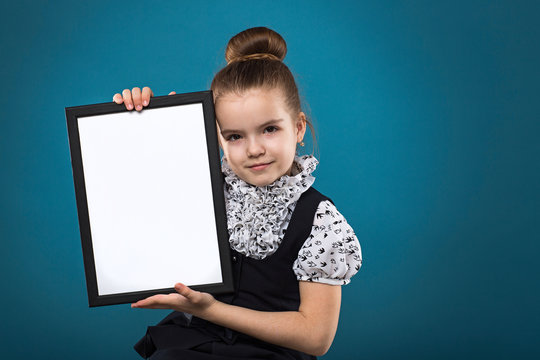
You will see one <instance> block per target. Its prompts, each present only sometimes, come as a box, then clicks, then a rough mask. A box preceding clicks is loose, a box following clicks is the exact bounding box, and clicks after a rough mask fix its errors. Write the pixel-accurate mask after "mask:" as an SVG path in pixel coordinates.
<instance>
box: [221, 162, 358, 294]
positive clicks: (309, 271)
mask: <svg viewBox="0 0 540 360" xmlns="http://www.w3.org/2000/svg"><path fill="white" fill-rule="evenodd" d="M317 164H318V161H317V159H315V158H314V157H313V156H311V155H304V156H302V157H298V156H297V157H295V161H294V164H293V171H292V174H293V175H290V176H289V175H284V176H282V177H281V178H279V179H278V180H276V181H275V182H274V183H272V184H270V185H267V186H254V185H251V184H248V183H246V182H245V181H243V180H241V179H240V178H238V176H236V174H235V173H234V172H233V171H232V170H231V168H230V167H229V165H228V163H227V161H226V159H225V158H224V159H223V161H222V171H223V173H224V175H225V186H224V193H225V204H226V209H227V228H228V232H229V242H230V245H231V248H232V249H234V250H236V251H238V252H239V253H241V254H244V255H245V256H248V257H251V258H254V259H264V258H265V257H267V256H269V255H272V254H273V253H274V252H276V251H277V249H278V248H279V245H280V244H281V242H282V240H283V238H284V236H285V231H286V229H287V226H288V225H289V222H290V220H291V215H292V213H293V211H294V208H295V207H296V203H297V201H298V199H299V198H300V196H301V195H302V193H303V192H304V191H306V190H307V189H309V188H310V187H311V185H312V184H313V182H314V181H315V178H314V177H313V175H311V173H312V172H313V171H314V170H315V168H316V166H317ZM361 264H362V254H361V249H360V244H359V242H358V239H357V238H356V236H355V234H354V231H353V229H352V228H351V227H350V225H349V224H347V221H346V220H345V218H344V217H343V215H341V214H340V213H339V211H338V210H337V209H336V207H335V206H334V205H333V204H332V203H331V202H330V201H323V202H321V203H320V204H319V206H318V208H317V211H316V214H315V218H314V219H313V225H312V230H311V234H310V235H309V237H308V238H307V239H306V241H305V243H304V245H303V246H302V248H301V249H300V251H299V253H298V258H297V259H296V261H295V262H294V264H293V266H292V267H293V271H294V273H295V274H296V277H297V279H298V280H301V281H313V282H320V283H325V284H331V285H345V284H348V283H349V282H350V279H351V277H352V276H353V275H354V274H356V273H357V272H358V270H359V269H360V266H361Z"/></svg>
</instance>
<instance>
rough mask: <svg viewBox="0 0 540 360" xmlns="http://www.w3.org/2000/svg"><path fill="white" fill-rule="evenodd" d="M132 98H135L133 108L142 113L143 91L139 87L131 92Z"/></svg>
mask: <svg viewBox="0 0 540 360" xmlns="http://www.w3.org/2000/svg"><path fill="white" fill-rule="evenodd" d="M131 97H132V98H133V106H134V107H135V110H137V111H141V110H142V99H141V89H140V88H138V87H134V88H133V89H132V90H131Z"/></svg>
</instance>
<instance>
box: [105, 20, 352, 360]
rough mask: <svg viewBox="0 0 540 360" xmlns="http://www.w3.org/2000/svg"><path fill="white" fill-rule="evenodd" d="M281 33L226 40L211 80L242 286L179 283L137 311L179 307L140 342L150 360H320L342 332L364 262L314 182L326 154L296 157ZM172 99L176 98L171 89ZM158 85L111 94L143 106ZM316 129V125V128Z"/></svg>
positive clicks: (294, 109) (291, 89)
mask: <svg viewBox="0 0 540 360" xmlns="http://www.w3.org/2000/svg"><path fill="white" fill-rule="evenodd" d="M286 51H287V49H286V44H285V41H284V40H283V38H282V37H281V36H280V35H279V34H277V33H276V32H274V31H272V30H270V29H267V28H262V27H259V28H252V29H248V30H245V31H242V32H241V33H239V34H237V35H236V36H234V37H233V38H231V40H230V41H229V44H228V46H227V50H226V54H225V57H226V59H227V63H228V65H227V66H225V68H223V69H222V70H221V71H220V72H219V73H217V75H216V76H215V77H214V80H213V81H212V86H211V89H212V91H213V94H214V103H215V110H216V118H217V124H218V135H219V142H220V146H221V148H222V150H223V153H224V157H223V161H222V170H223V173H224V175H225V188H224V193H225V200H226V209H227V223H228V231H229V241H230V245H231V249H232V261H233V272H234V282H235V292H234V293H233V294H230V295H226V296H216V297H214V296H212V295H210V294H208V293H202V292H197V291H193V290H191V289H190V288H189V287H187V286H185V285H183V284H181V283H178V284H176V285H175V289H176V291H177V293H174V294H169V295H156V296H152V297H149V298H147V299H144V300H141V301H138V302H137V303H135V304H132V307H134V308H149V309H172V310H175V311H174V312H172V313H171V314H170V315H169V316H167V317H166V318H165V319H163V320H162V321H161V322H160V323H159V324H158V325H157V326H150V327H148V331H147V333H146V335H145V336H144V337H143V338H142V339H141V340H140V341H139V342H138V343H137V345H135V349H136V350H137V352H139V354H140V355H141V356H143V357H145V358H147V357H151V359H216V360H217V359H222V360H225V359H314V358H315V356H319V355H323V354H325V353H326V352H327V351H328V349H329V348H330V345H331V344H332V341H333V339H334V335H335V333H336V329H337V324H338V317H339V309H340V303H341V285H345V284H348V283H349V281H350V278H351V277H352V276H353V275H354V274H355V273H356V272H357V271H358V269H359V268H360V265H361V263H362V259H361V251H360V244H359V243H358V240H357V238H356V236H355V235H354V232H353V230H352V229H351V227H350V226H349V225H348V224H347V222H346V221H345V219H344V217H343V216H342V215H341V214H340V213H339V212H338V211H337V209H336V208H335V206H334V204H333V203H332V201H331V200H330V199H329V198H327V197H325V196H324V195H322V194H321V193H319V192H318V191H317V190H315V189H314V188H313V187H312V184H313V182H314V181H315V178H314V177H313V175H312V172H313V171H314V170H315V167H316V166H317V163H318V162H317V160H316V159H315V158H314V157H313V156H311V155H305V156H298V155H297V154H296V150H297V149H296V147H297V144H300V146H304V144H303V142H302V140H303V137H304V133H305V131H306V124H307V125H308V126H310V128H312V125H311V124H310V123H309V120H308V119H306V115H305V114H304V113H303V112H302V111H301V108H300V100H299V96H298V90H297V87H296V84H295V81H294V77H293V76H292V74H291V72H290V71H289V69H288V68H287V66H286V65H285V64H283V62H282V60H283V58H284V57H285V54H286ZM171 94H172V93H171ZM151 95H152V91H151V90H150V89H149V88H144V89H143V90H142V91H141V90H140V89H139V88H134V89H133V90H132V91H130V90H127V89H126V90H124V92H123V93H122V95H120V94H115V96H114V98H113V99H114V101H115V102H117V103H119V104H121V103H124V104H125V106H126V108H127V109H129V110H131V109H136V110H137V111H140V110H141V109H143V107H144V106H146V105H148V103H149V102H150V97H151ZM312 133H313V132H312Z"/></svg>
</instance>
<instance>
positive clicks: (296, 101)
mask: <svg viewBox="0 0 540 360" xmlns="http://www.w3.org/2000/svg"><path fill="white" fill-rule="evenodd" d="M285 54H287V44H286V43H285V40H283V38H282V37H281V35H279V34H278V33H277V32H275V31H273V30H271V29H268V28H266V27H254V28H251V29H247V30H244V31H242V32H240V33H238V34H236V35H235V36H233V37H232V38H231V39H230V40H229V43H228V44H227V49H226V50H225V59H226V60H227V66H225V67H224V68H223V69H221V70H220V71H219V72H218V73H217V74H216V76H214V79H213V80H212V85H211V87H210V88H211V89H212V92H213V93H214V101H215V102H216V103H217V101H218V100H219V98H220V97H222V96H224V95H227V94H230V93H234V94H243V93H244V92H246V91H247V90H250V89H254V88H263V89H280V90H281V91H282V93H283V97H284V99H285V103H286V105H287V107H288V108H289V111H290V113H291V114H292V115H293V118H296V116H297V115H298V113H299V112H300V111H302V108H301V105H300V96H299V94H298V88H297V86H296V82H295V80H294V76H293V74H292V73H291V71H290V70H289V68H288V67H287V65H285V64H284V63H283V62H282V60H283V59H284V58H285ZM306 124H307V126H308V127H309V129H310V130H311V135H312V137H313V140H314V141H315V131H314V128H313V124H312V123H311V121H310V120H309V119H307V118H306Z"/></svg>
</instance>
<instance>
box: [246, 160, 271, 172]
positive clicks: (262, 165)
mask: <svg viewBox="0 0 540 360" xmlns="http://www.w3.org/2000/svg"><path fill="white" fill-rule="evenodd" d="M271 163H272V162H269V163H258V164H254V165H251V166H248V167H249V168H250V169H251V170H264V169H266V168H267V167H268V165H270V164H271Z"/></svg>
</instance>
